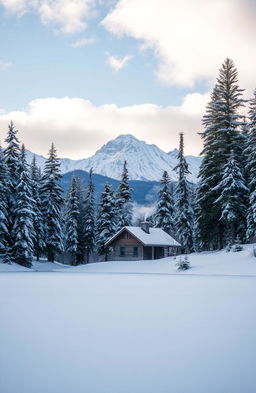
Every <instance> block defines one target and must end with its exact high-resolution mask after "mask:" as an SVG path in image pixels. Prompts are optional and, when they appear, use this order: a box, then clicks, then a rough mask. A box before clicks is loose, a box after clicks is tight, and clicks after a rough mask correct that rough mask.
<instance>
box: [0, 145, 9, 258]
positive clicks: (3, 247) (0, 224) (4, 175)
mask: <svg viewBox="0 0 256 393" xmlns="http://www.w3.org/2000/svg"><path fill="white" fill-rule="evenodd" d="M8 178H9V173H8V168H7V165H6V162H5V157H4V153H3V150H2V147H1V146H0V254H1V255H3V256H5V254H6V251H7V248H8V243H7V239H8V210H7V207H8V194H9V182H8Z"/></svg>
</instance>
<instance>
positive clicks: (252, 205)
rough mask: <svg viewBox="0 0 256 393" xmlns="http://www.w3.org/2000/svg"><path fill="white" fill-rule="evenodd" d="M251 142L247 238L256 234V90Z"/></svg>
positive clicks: (249, 145) (252, 109)
mask: <svg viewBox="0 0 256 393" xmlns="http://www.w3.org/2000/svg"><path fill="white" fill-rule="evenodd" d="M249 129H250V133H249V143H248V148H247V152H248V158H247V166H246V171H247V174H248V180H249V209H248V215H247V230H246V237H247V240H249V241H250V240H251V239H252V238H254V237H255V236H256V90H255V91H254V97H253V98H252V99H251V100H250V106H249Z"/></svg>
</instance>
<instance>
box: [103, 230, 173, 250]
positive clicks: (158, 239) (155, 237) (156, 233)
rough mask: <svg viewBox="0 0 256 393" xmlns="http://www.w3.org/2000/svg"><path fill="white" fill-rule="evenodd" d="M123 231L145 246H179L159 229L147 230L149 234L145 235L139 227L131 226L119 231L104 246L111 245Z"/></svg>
mask: <svg viewBox="0 0 256 393" xmlns="http://www.w3.org/2000/svg"><path fill="white" fill-rule="evenodd" d="M125 229H126V230H127V231H128V232H130V233H131V234H132V235H133V236H135V237H136V238H137V239H138V240H139V241H140V242H141V243H143V244H144V245H145V246H181V245H180V243H178V242H177V241H176V240H175V239H174V238H173V237H172V236H170V235H169V234H168V233H166V232H165V231H163V230H162V229H160V228H149V233H147V232H145V231H144V230H143V229H142V228H141V227H131V226H129V227H128V226H127V227H123V228H122V229H120V231H118V232H117V233H116V234H115V235H114V236H113V237H112V238H111V239H109V240H108V241H107V243H106V244H109V243H111V242H112V240H114V239H115V238H116V237H117V236H118V235H119V234H120V233H121V232H123V231H124V230H125Z"/></svg>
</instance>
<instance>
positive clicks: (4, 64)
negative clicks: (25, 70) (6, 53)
mask: <svg viewBox="0 0 256 393" xmlns="http://www.w3.org/2000/svg"><path fill="white" fill-rule="evenodd" d="M11 66H12V63H11V62H10V61H4V60H1V59H0V71H6V70H8V69H9V68H10V67H11Z"/></svg>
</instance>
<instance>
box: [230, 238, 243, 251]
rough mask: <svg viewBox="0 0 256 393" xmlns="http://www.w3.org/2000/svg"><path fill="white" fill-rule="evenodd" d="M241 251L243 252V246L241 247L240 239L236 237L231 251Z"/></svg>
mask: <svg viewBox="0 0 256 393" xmlns="http://www.w3.org/2000/svg"><path fill="white" fill-rule="evenodd" d="M242 250H243V246H241V244H240V238H239V236H237V238H236V240H235V244H234V245H233V246H232V251H233V252H238V251H242Z"/></svg>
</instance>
